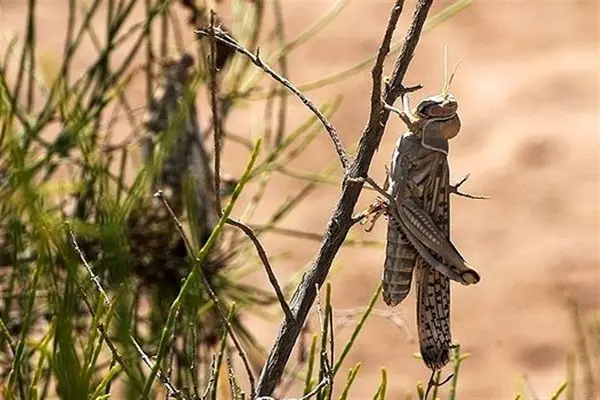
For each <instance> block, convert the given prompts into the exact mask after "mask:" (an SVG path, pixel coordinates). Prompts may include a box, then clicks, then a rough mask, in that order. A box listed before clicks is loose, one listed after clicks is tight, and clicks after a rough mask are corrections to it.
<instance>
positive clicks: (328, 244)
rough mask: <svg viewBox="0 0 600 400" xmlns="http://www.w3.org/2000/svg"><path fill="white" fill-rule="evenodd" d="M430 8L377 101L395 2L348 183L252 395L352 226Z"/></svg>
mask: <svg viewBox="0 0 600 400" xmlns="http://www.w3.org/2000/svg"><path fill="white" fill-rule="evenodd" d="M432 3H433V0H420V1H418V2H417V6H416V9H415V12H414V15H413V18H412V23H411V25H410V27H409V30H408V32H407V33H406V36H405V39H404V44H403V46H402V51H401V53H400V55H399V56H398V58H397V60H396V63H395V66H394V71H393V73H392V76H391V77H390V79H389V81H388V82H386V85H385V88H384V92H383V96H382V92H381V83H382V76H383V62H384V60H385V57H386V56H387V54H388V52H389V49H390V43H391V40H392V35H393V32H394V30H395V27H396V24H397V22H398V19H399V17H400V14H401V13H402V8H403V5H404V1H403V0H398V1H397V2H396V4H395V6H394V8H393V9H392V12H391V15H390V19H389V23H388V25H387V29H386V32H385V35H384V38H383V41H382V44H381V46H380V48H379V52H378V55H377V60H376V62H375V65H374V66H373V69H372V77H373V88H372V94H371V112H370V115H369V121H368V123H367V126H366V128H365V129H364V131H363V133H362V136H361V138H360V142H359V148H358V153H357V155H356V158H355V159H354V160H353V162H352V163H351V164H350V166H349V168H348V172H347V174H348V178H350V179H346V180H345V181H344V184H343V189H342V193H341V196H340V199H339V200H338V204H337V206H336V209H335V211H334V212H333V215H332V217H331V219H330V221H329V224H328V225H327V228H326V231H325V235H324V240H323V243H322V245H321V248H320V249H319V252H318V254H317V257H316V259H315V261H314V262H313V264H312V266H311V267H310V269H309V270H308V271H307V272H306V274H305V275H304V276H303V279H302V281H301V282H300V284H299V285H298V288H297V289H296V292H295V294H294V296H293V300H292V305H291V306H292V312H293V313H294V317H295V319H294V321H293V322H288V321H287V320H284V321H283V323H282V325H281V327H280V329H279V333H278V335H277V339H276V341H275V344H274V345H273V348H272V349H271V352H270V354H269V358H268V359H267V363H266V364H265V366H264V368H263V370H262V373H261V375H260V378H259V381H258V386H257V394H258V395H259V396H267V395H270V394H271V393H272V392H273V390H274V389H275V386H276V385H277V383H278V382H279V380H280V379H281V376H282V374H283V371H284V368H285V365H286V364H287V361H288V359H289V357H290V354H291V352H292V348H293V347H294V344H295V342H296V340H297V338H298V335H299V334H300V330H301V329H302V326H303V324H304V321H305V320H306V318H307V316H308V313H309V311H310V308H311V307H312V304H313V302H314V300H315V296H316V291H315V285H317V286H318V287H320V286H321V285H322V284H323V282H325V279H326V278H327V274H328V273H329V269H330V267H331V264H332V262H333V259H334V258H335V255H336V254H337V252H338V251H339V249H340V247H341V246H342V243H343V241H344V239H345V237H346V235H347V233H348V231H349V230H350V228H351V227H352V225H353V219H352V212H353V210H354V206H355V205H356V202H357V201H358V197H359V195H360V192H361V190H362V186H363V183H362V182H360V180H356V179H357V178H364V177H366V176H367V173H368V171H369V166H370V164H371V161H372V159H373V155H374V154H375V151H376V150H377V148H378V147H379V143H380V142H381V137H382V135H383V131H384V128H385V125H386V123H387V120H388V117H389V111H388V110H386V109H385V108H384V103H385V104H393V103H394V101H395V100H396V99H397V98H398V97H399V96H400V95H402V94H403V91H404V90H405V89H404V87H403V85H402V80H403V79H404V75H405V73H406V70H407V69H408V66H409V63H410V60H411V59H412V57H413V54H414V51H415V48H416V46H417V43H418V41H419V38H420V35H421V31H422V29H423V25H424V24H425V20H426V18H427V14H428V12H429V9H430V7H431V4H432ZM382 98H383V102H382Z"/></svg>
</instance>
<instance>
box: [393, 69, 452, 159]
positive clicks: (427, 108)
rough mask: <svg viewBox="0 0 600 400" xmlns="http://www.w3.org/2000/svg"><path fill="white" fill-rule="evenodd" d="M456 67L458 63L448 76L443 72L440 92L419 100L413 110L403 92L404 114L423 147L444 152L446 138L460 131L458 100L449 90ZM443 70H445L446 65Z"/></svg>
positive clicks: (450, 137)
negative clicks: (419, 137)
mask: <svg viewBox="0 0 600 400" xmlns="http://www.w3.org/2000/svg"><path fill="white" fill-rule="evenodd" d="M457 67H458V64H457V65H456V66H455V67H454V70H453V71H452V74H451V75H450V77H449V78H448V75H447V72H445V73H444V84H443V86H442V91H441V93H440V94H437V95H435V96H431V97H428V98H426V99H424V100H421V102H420V103H419V104H418V105H417V108H416V109H415V110H414V111H411V110H410V106H409V104H408V95H407V94H405V95H404V97H403V98H402V102H403V106H404V114H405V115H406V116H407V117H408V119H409V121H410V122H411V124H412V126H413V133H415V134H417V135H420V136H421V143H422V145H423V147H426V148H430V149H432V150H436V151H440V152H443V153H446V154H447V153H448V140H449V139H452V138H453V137H455V136H456V135H458V132H459V131H460V119H459V118H458V114H457V110H458V102H457V101H456V99H455V98H454V96H453V95H452V94H450V92H449V90H450V85H451V83H452V79H453V78H454V74H455V72H456V68H457ZM444 71H447V68H446V67H444Z"/></svg>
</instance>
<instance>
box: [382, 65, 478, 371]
mask: <svg viewBox="0 0 600 400" xmlns="http://www.w3.org/2000/svg"><path fill="white" fill-rule="evenodd" d="M453 75H454V73H453V74H452V76H453ZM451 79H452V78H450V80H448V81H447V82H448V83H445V84H444V88H443V89H442V93H441V94H438V95H435V96H432V97H429V98H426V99H424V100H422V101H421V102H420V103H419V104H418V106H417V107H416V109H415V111H414V112H412V111H411V110H410V106H409V104H408V94H405V95H404V96H403V97H402V103H403V110H404V111H403V112H401V111H399V110H396V109H394V108H393V107H390V106H387V105H386V108H388V109H390V110H392V111H396V112H398V113H399V114H400V115H401V117H402V118H403V120H404V121H405V122H406V123H407V125H408V126H409V131H408V132H406V133H404V134H403V135H402V136H401V137H400V138H399V139H398V141H397V143H396V146H395V148H394V152H393V155H392V160H391V165H390V168H389V170H388V178H387V181H386V185H385V189H384V190H386V192H387V196H386V197H387V199H388V202H387V203H385V202H382V201H381V200H380V201H379V202H376V203H375V204H374V205H373V206H372V207H371V212H372V213H374V214H376V216H375V218H374V220H375V219H376V218H377V217H378V216H379V215H380V214H382V213H385V214H386V215H387V216H388V230H387V244H386V258H385V262H384V269H383V277H382V280H383V299H384V301H385V303H386V304H387V305H389V306H391V307H394V306H396V305H398V304H400V303H401V302H402V301H403V300H404V299H405V298H406V296H407V295H408V293H409V291H410V286H411V282H412V277H413V271H414V273H415V274H416V281H417V282H416V286H417V289H416V290H417V326H418V336H419V343H420V350H421V355H422V357H423V360H424V362H425V364H426V365H427V366H428V367H429V368H430V369H432V370H434V371H435V370H438V369H440V368H442V367H443V366H445V365H446V364H447V363H448V360H449V349H450V348H451V347H452V345H451V342H452V339H451V333H450V280H453V281H456V282H459V283H461V284H463V285H471V284H476V283H477V282H479V280H480V277H479V274H478V273H477V272H476V271H475V270H474V269H473V268H472V267H471V266H470V265H469V264H468V263H467V262H466V261H465V259H464V258H463V257H462V255H461V254H460V253H459V252H458V250H457V249H456V247H455V246H454V245H453V244H452V242H451V241H450V201H449V200H450V199H449V197H450V193H455V194H459V195H463V196H466V197H469V198H484V197H476V196H471V195H468V194H465V193H461V192H459V191H458V187H459V186H460V185H461V184H462V183H463V182H464V181H465V180H466V178H465V179H463V180H462V181H461V182H459V183H458V184H456V185H454V186H453V185H451V184H450V183H449V166H448V159H447V156H448V148H449V146H448V141H449V140H450V139H452V138H453V137H455V136H456V135H457V134H458V132H459V130H460V126H461V124H460V119H459V117H458V114H457V109H458V103H457V101H456V99H455V98H454V96H452V95H451V94H450V93H448V88H449V85H450V82H451ZM467 177H468V176H467ZM374 220H373V222H374Z"/></svg>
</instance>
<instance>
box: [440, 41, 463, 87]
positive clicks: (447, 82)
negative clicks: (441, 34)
mask: <svg viewBox="0 0 600 400" xmlns="http://www.w3.org/2000/svg"><path fill="white" fill-rule="evenodd" d="M461 62H462V61H461V60H459V61H458V62H457V63H456V64H454V68H452V72H451V73H450V77H448V46H444V84H443V85H442V96H444V97H447V96H448V93H449V92H450V86H451V85H452V81H453V80H454V75H455V74H456V71H457V70H458V66H459V65H460V63H461Z"/></svg>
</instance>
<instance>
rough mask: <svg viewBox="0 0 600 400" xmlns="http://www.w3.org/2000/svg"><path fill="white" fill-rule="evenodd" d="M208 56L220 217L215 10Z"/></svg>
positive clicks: (219, 123)
mask: <svg viewBox="0 0 600 400" xmlns="http://www.w3.org/2000/svg"><path fill="white" fill-rule="evenodd" d="M209 34H210V57H209V68H208V70H209V77H210V106H211V109H212V115H213V132H214V142H215V143H214V146H215V152H214V157H215V164H214V165H215V167H214V178H215V207H216V210H217V215H218V216H219V218H221V215H222V214H223V212H222V211H221V191H220V186H221V182H220V180H221V121H220V120H219V105H218V103H217V93H218V90H219V88H218V87H217V42H216V40H215V12H214V11H213V10H210V30H209Z"/></svg>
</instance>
